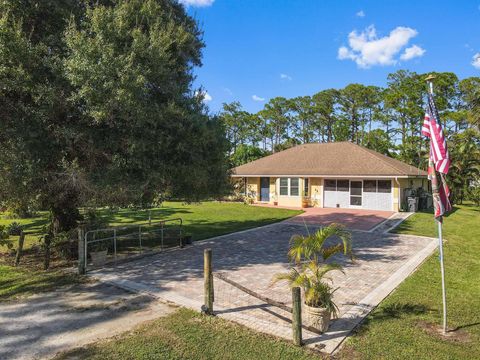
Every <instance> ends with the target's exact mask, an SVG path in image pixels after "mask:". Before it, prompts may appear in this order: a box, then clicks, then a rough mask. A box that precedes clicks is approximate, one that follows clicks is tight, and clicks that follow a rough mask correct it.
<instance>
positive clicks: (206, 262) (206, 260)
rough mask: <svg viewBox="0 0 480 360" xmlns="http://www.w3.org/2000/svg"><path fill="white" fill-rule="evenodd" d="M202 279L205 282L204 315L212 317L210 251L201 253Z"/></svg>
mask: <svg viewBox="0 0 480 360" xmlns="http://www.w3.org/2000/svg"><path fill="white" fill-rule="evenodd" d="M203 278H204V280H205V287H204V296H205V299H204V302H205V304H204V306H205V313H206V314H208V315H213V274H212V249H205V250H204V251H203Z"/></svg>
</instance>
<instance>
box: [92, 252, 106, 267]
mask: <svg viewBox="0 0 480 360" xmlns="http://www.w3.org/2000/svg"><path fill="white" fill-rule="evenodd" d="M107 252H108V250H102V251H94V252H91V253H90V257H91V258H92V264H93V266H103V265H105V263H106V262H107Z"/></svg>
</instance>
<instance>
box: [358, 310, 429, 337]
mask: <svg viewBox="0 0 480 360" xmlns="http://www.w3.org/2000/svg"><path fill="white" fill-rule="evenodd" d="M430 311H432V309H430V308H428V307H427V306H425V305H423V304H412V303H393V304H389V305H385V306H382V307H379V308H377V309H375V310H374V311H372V312H371V313H370V315H369V316H367V317H366V318H365V319H364V321H363V322H362V325H361V326H360V327H359V328H358V329H357V331H356V333H357V334H358V335H362V334H364V333H365V332H366V331H368V328H369V326H370V325H371V324H372V323H374V322H379V321H386V320H394V319H401V318H403V317H405V316H411V315H413V316H418V315H422V314H426V313H428V312H430Z"/></svg>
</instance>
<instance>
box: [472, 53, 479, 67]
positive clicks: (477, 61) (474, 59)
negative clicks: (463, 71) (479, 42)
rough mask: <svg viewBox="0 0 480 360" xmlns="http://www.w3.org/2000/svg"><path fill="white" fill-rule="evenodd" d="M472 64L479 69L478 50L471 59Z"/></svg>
mask: <svg viewBox="0 0 480 360" xmlns="http://www.w3.org/2000/svg"><path fill="white" fill-rule="evenodd" d="M472 65H473V66H474V67H475V68H476V69H478V70H480V52H479V53H476V54H475V55H473V59H472Z"/></svg>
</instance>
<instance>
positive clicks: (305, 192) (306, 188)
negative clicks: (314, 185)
mask: <svg viewBox="0 0 480 360" xmlns="http://www.w3.org/2000/svg"><path fill="white" fill-rule="evenodd" d="M303 195H304V196H308V179H307V178H305V179H303Z"/></svg>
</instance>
